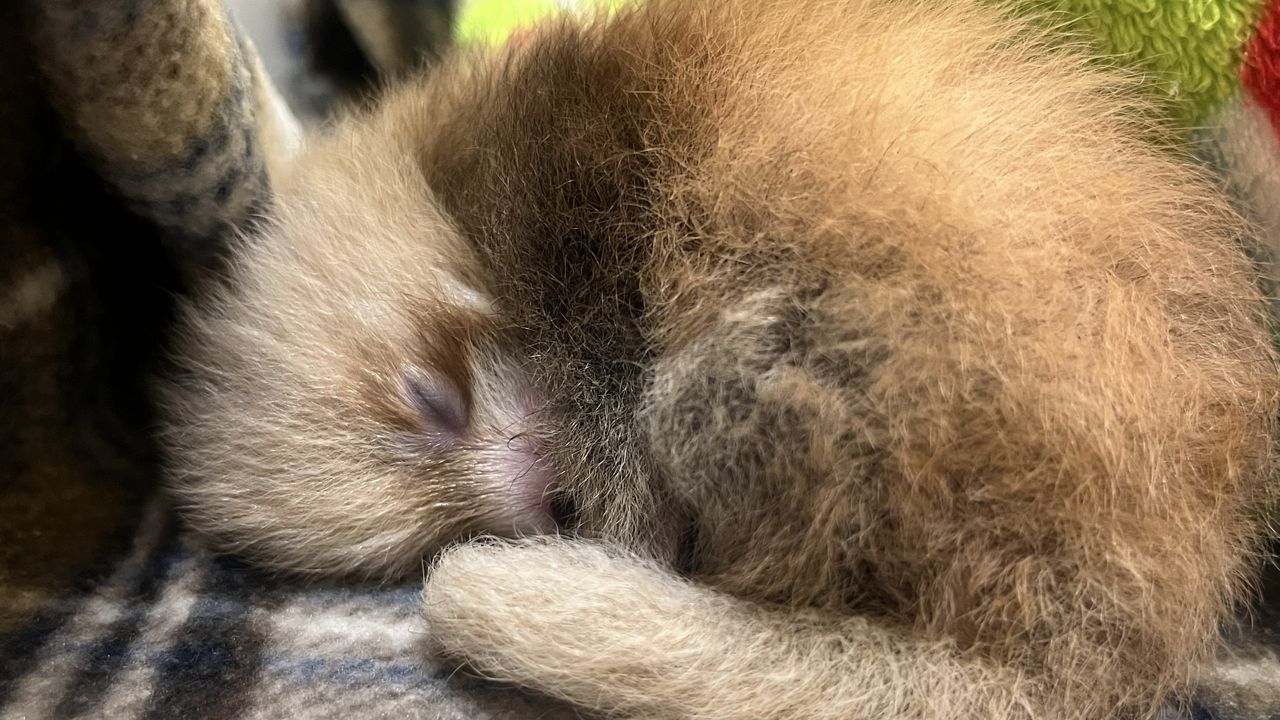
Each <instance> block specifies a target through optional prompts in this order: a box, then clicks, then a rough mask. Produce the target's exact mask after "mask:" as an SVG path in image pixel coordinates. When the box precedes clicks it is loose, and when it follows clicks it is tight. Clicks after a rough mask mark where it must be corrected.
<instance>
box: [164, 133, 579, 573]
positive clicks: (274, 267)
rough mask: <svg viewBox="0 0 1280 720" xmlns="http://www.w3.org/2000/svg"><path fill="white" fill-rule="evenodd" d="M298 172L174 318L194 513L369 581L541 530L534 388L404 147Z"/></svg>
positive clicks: (179, 413) (174, 398)
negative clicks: (260, 225)
mask: <svg viewBox="0 0 1280 720" xmlns="http://www.w3.org/2000/svg"><path fill="white" fill-rule="evenodd" d="M296 177H297V178H298V182H297V183H296V184H295V185H293V186H286V187H284V188H281V189H280V193H279V197H278V200H277V203H276V205H275V208H274V212H273V215H272V218H271V221H270V224H269V226H268V227H266V229H265V230H264V231H263V233H262V235H261V236H260V237H255V238H251V239H249V240H247V241H246V242H245V243H244V246H243V248H242V249H241V250H239V251H238V253H237V255H236V258H235V262H234V267H233V269H232V272H231V274H232V278H231V280H230V281H229V283H228V284H227V286H226V287H222V288H219V289H217V290H216V291H214V292H213V293H211V296H210V297H208V298H205V299H204V300H203V301H202V302H201V303H200V304H198V305H194V306H192V307H189V308H188V309H187V312H186V313H185V326H184V328H183V330H182V331H181V336H180V341H179V345H180V350H179V353H180V354H182V356H183V364H182V368H181V372H180V373H179V374H178V375H176V376H175V377H173V378H171V379H170V381H169V382H168V383H167V385H166V387H165V393H164V395H165V398H166V399H167V402H168V403H169V405H170V407H171V409H172V411H173V412H174V416H175V417H177V418H181V422H180V423H175V424H174V425H173V426H172V428H171V431H170V432H169V433H168V434H167V436H166V441H167V444H168V447H169V451H170V453H171V458H172V462H171V468H172V484H173V486H174V488H175V489H176V490H177V496H178V498H179V501H180V503H181V505H182V507H183V508H184V509H186V510H187V511H188V513H187V517H188V519H189V521H190V522H191V524H193V525H194V526H195V527H196V528H197V529H199V530H202V531H204V532H206V533H207V534H208V536H209V537H210V538H211V539H212V540H213V541H214V542H215V543H216V544H217V545H218V546H220V547H223V548H226V549H230V550H234V551H236V552H239V553H243V554H245V555H247V556H249V557H252V558H255V559H257V560H259V561H261V562H263V563H265V564H267V565H269V566H273V567H279V568H283V569H287V570H291V571H296V572H302V573H310V574H348V573H351V574H360V575H373V576H378V577H382V576H387V575H391V576H394V575H399V574H402V573H404V572H406V571H416V570H418V569H420V567H421V560H422V558H423V557H424V556H426V555H428V554H430V553H431V552H433V551H434V550H435V549H437V548H438V547H439V546H440V545H442V544H443V543H445V542H449V541H452V540H456V539H458V538H461V537H465V536H466V535H468V534H470V533H475V532H488V533H505V534H511V533H518V532H535V531H547V530H551V529H554V527H555V524H554V522H553V521H552V519H551V516H550V509H549V497H548V496H547V495H546V489H547V485H548V483H549V482H550V480H551V477H550V473H549V470H548V469H547V467H546V464H545V463H544V462H543V461H542V450H541V444H542V439H541V438H540V435H539V412H540V410H541V405H542V403H544V402H545V400H544V399H543V398H542V397H541V396H540V394H539V393H538V392H537V391H536V389H535V388H533V386H532V385H530V383H529V382H528V381H527V379H526V377H525V374H524V371H523V369H522V368H521V365H520V362H519V358H518V357H517V356H515V355H514V354H513V353H512V352H511V348H510V346H509V344H508V343H504V342H503V341H502V339H501V337H500V336H499V334H498V333H496V332H495V330H494V328H495V318H494V313H493V308H492V300H491V298H490V296H489V291H488V288H487V286H486V283H485V282H484V280H483V278H480V277H478V276H477V275H476V274H475V272H474V270H475V260H474V258H473V255H472V252H471V250H470V249H469V248H468V247H467V246H466V245H465V244H464V243H462V242H461V241H460V240H459V238H458V234H457V232H456V231H455V230H453V229H452V228H451V227H450V226H449V224H448V222H447V221H446V220H445V219H444V218H443V217H442V216H441V214H440V213H439V212H438V211H437V210H436V209H435V208H434V204H433V202H432V201H431V195H430V192H429V191H428V189H427V188H426V186H425V185H424V183H423V181H422V177H421V174H420V173H419V172H417V171H416V170H415V169H414V167H413V166H412V162H411V159H410V158H407V157H405V156H403V155H397V154H394V153H391V152H389V149H388V148H387V147H385V145H382V144H380V143H378V142H377V139H376V138H362V137H359V136H356V135H354V134H352V133H338V134H337V135H336V136H335V137H333V138H331V139H329V140H328V141H326V142H324V143H320V144H318V146H316V147H313V148H310V149H309V152H308V154H307V157H306V158H305V159H304V160H303V161H302V162H301V163H300V164H299V166H298V168H296Z"/></svg>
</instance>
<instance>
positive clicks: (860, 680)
mask: <svg viewBox="0 0 1280 720" xmlns="http://www.w3.org/2000/svg"><path fill="white" fill-rule="evenodd" d="M425 612H426V616H427V620H428V623H429V625H430V629H431V633H432V635H433V637H434V639H435V640H437V641H438V642H439V643H441V645H442V646H443V649H444V652H445V653H446V654H448V655H453V656H461V657H465V658H466V660H467V661H468V662H469V663H470V664H471V665H472V666H473V667H474V668H475V669H476V670H478V671H480V672H481V673H484V674H487V675H492V676H495V677H497V678H500V679H503V680H507V681H514V682H517V683H519V684H521V685H524V686H526V687H533V688H537V689H540V690H542V691H544V692H548V693H550V694H553V695H556V696H558V697H561V698H563V699H565V700H568V701H570V702H572V703H575V704H577V705H579V706H583V707H589V708H594V709H596V710H600V711H604V712H607V713H609V714H610V715H618V716H623V717H636V718H691V719H694V718H696V719H699V720H701V719H704V718H705V719H706V720H710V719H711V718H716V719H718V720H736V719H739V718H741V719H742V720H760V719H761V718H797V719H800V718H804V719H807V720H825V719H827V718H830V719H832V720H835V719H836V718H840V719H841V720H857V719H858V718H867V719H868V720H870V719H872V718H874V719H875V720H888V719H890V718H921V719H923V718H938V719H939V720H941V719H943V718H946V719H952V718H955V719H959V718H1030V717H1044V715H1043V714H1041V713H1033V711H1032V710H1031V709H1030V707H1029V704H1028V703H1029V700H1028V697H1027V696H1026V695H1025V693H1024V692H1023V689H1024V686H1026V685H1027V684H1026V683H1023V682H1021V681H1020V680H1019V679H1018V678H1016V677H1013V676H1012V675H1011V674H1010V673H1009V672H1008V671H1000V670H997V669H995V668H993V667H991V666H989V665H986V664H983V663H980V662H977V661H974V660H970V659H966V658H961V657H959V656H958V655H957V654H956V653H954V652H952V651H951V650H950V649H949V648H948V647H947V646H946V645H944V644H940V643H929V642H925V641H920V640H914V639H909V638H907V637H906V636H904V635H902V634H899V633H897V632H895V631H893V630H892V629H889V628H886V627H881V626H878V625H877V624H876V623H874V622H872V621H870V620H867V619H864V618H856V617H837V616H829V615H825V614H822V613H820V612H792V611H785V610H775V609H765V608H762V607H759V606H756V605H753V604H751V603H747V602H744V601H741V600H738V599H735V598H732V597H729V596H726V595H723V594H720V593H717V592H715V591H713V590H709V589H707V588H704V587H701V586H698V585H695V584H693V583H690V582H687V581H685V580H683V579H681V578H678V577H676V576H674V575H672V574H670V573H669V572H667V571H665V570H663V569H661V568H660V567H658V566H656V565H654V564H652V563H650V562H647V561H644V560H640V559H637V558H634V557H630V556H627V555H624V554H621V553H613V552H611V551H609V550H607V549H606V548H604V547H601V546H598V545H592V544H588V543H584V542H580V541H571V540H562V539H547V540H528V541H524V542H518V543H493V544H483V545H465V546H461V547H458V548H455V549H454V550H452V551H450V552H448V553H447V554H445V555H444V557H443V558H442V559H441V560H440V562H439V563H438V564H437V566H436V567H435V569H434V570H433V572H432V575H431V579H430V580H429V582H428V583H427V588H426V594H425Z"/></svg>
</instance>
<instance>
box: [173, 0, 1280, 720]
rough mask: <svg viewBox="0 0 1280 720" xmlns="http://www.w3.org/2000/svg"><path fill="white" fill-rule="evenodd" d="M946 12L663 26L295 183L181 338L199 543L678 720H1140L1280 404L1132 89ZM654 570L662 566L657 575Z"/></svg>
mask: <svg viewBox="0 0 1280 720" xmlns="http://www.w3.org/2000/svg"><path fill="white" fill-rule="evenodd" d="M1051 45H1052V43H1050V42H1049V41H1047V40H1046V39H1045V37H1044V36H1043V35H1042V34H1041V33H1040V31H1037V30H1034V29H1033V27H1032V26H1030V25H1026V24H1023V23H1021V22H1018V21H1012V20H1009V19H1008V18H1006V17H1004V16H1002V15H1001V14H1000V13H999V12H998V11H996V10H994V9H992V8H990V7H989V6H986V5H984V4H980V3H977V2H969V1H967V0H939V1H936V2H932V1H930V2H925V1H924V0H849V1H848V2H845V3H836V2H828V1H827V0H785V1H784V0H764V1H762V0H726V1H724V2H716V3H703V2H696V1H695V0H651V1H650V2H647V3H644V4H642V5H641V6H640V7H639V9H636V10H634V11H630V12H623V13H621V14H620V15H619V16H617V18H616V19H614V20H612V21H609V22H607V23H586V24H575V23H572V22H564V23H551V24H549V25H548V26H546V27H545V28H543V29H542V30H541V31H539V32H537V33H535V34H534V35H532V36H531V37H530V38H529V39H527V41H526V42H525V43H524V45H523V46H522V47H521V48H520V49H519V52H517V53H510V54H503V53H499V54H494V55H490V56H487V57H459V58H455V59H454V60H452V61H451V62H449V63H446V65H445V67H443V68H442V69H441V70H440V71H439V72H438V73H436V74H435V75H434V76H433V77H431V78H429V79H423V80H419V81H416V82H414V83H411V84H409V85H408V86H407V87H405V88H403V89H401V90H400V91H398V92H396V93H394V94H393V95H392V96H391V97H389V98H388V99H387V100H386V101H385V102H384V104H383V105H382V107H381V108H380V109H378V110H377V111H376V112H374V113H373V114H372V115H371V116H369V117H365V118H357V119H355V120H353V121H351V122H349V123H347V124H346V125H344V126H343V127H342V128H341V129H340V130H339V131H337V132H336V133H335V136H334V137H333V138H332V139H329V140H325V141H323V142H320V143H318V144H317V145H316V146H314V147H313V148H311V149H309V150H308V151H307V154H306V158H305V160H304V161H303V162H302V164H301V165H300V166H299V167H298V168H297V169H296V172H295V173H293V175H292V176H291V177H292V178H293V179H292V180H291V181H290V184H289V185H288V186H287V187H285V188H283V189H282V190H281V193H280V198H279V203H278V207H277V208H276V210H275V212H274V218H273V222H272V223H271V225H270V226H269V227H268V229H267V230H266V231H265V232H264V234H263V235H262V236H261V237H259V238H257V239H255V240H252V241H251V242H249V243H248V244H247V246H246V247H245V249H244V250H243V251H242V252H240V253H239V255H238V257H237V262H236V264H235V267H234V270H233V272H232V277H231V279H230V282H229V286H228V288H227V289H226V290H223V291H221V292H218V293H215V294H214V296H213V297H212V298H210V299H208V300H205V301H202V302H199V303H196V304H195V305H193V306H192V307H191V308H190V309H189V311H188V313H187V322H186V324H185V326H184V334H185V342H183V343H182V344H181V346H180V348H179V350H178V353H177V359H178V365H179V366H180V368H181V369H182V371H181V373H180V374H179V375H177V376H176V378H175V379H174V380H172V381H171V382H170V383H169V385H168V388H169V391H168V394H167V397H168V401H169V407H170V409H171V416H170V429H169V432H168V435H167V437H168V447H169V450H170V467H171V468H172V476H173V479H174V482H173V485H174V488H175V491H176V493H177V496H178V498H179V499H180V501H181V502H182V503H183V505H184V506H185V507H186V509H187V511H188V517H190V518H191V521H192V523H193V524H194V525H195V526H196V527H197V528H199V529H202V530H203V531H205V532H206V533H207V534H208V535H210V536H211V537H213V538H215V539H216V540H217V541H219V542H220V544H221V546H222V547H225V548H229V549H232V550H238V551H241V552H244V553H246V554H249V555H251V556H252V557H254V558H256V559H257V560H258V561H260V562H264V563H267V564H270V565H273V566H277V567H284V568H290V569H294V570H301V571H305V572H312V573H326V572H332V573H337V572H363V573H370V574H396V573H398V572H403V571H406V570H412V569H415V568H417V567H418V563H419V562H420V561H421V558H422V557H423V555H424V554H425V553H429V552H431V551H433V550H434V549H435V548H437V547H438V546H440V545H441V544H442V543H445V542H447V541H449V540H451V539H455V538H459V537H464V536H466V535H468V534H471V533H475V532H484V531H488V532H493V533H499V534H516V533H519V532H521V531H531V530H538V529H547V528H550V527H551V526H552V519H553V518H552V516H553V513H552V512H551V511H550V510H549V509H548V505H547V503H546V502H545V498H546V496H547V493H548V489H549V488H550V490H551V491H552V492H554V494H555V495H556V496H557V497H558V498H563V500H564V503H563V505H564V506H566V507H569V508H571V509H572V511H573V512H572V520H573V522H572V525H571V527H572V529H573V530H574V531H575V532H576V533H577V534H579V535H581V536H583V537H585V538H589V539H590V542H586V541H583V540H570V539H559V538H554V539H545V540H532V541H528V540H526V541H523V542H515V543H511V544H506V545H504V544H486V545H483V546H479V547H463V548H460V549H456V550H454V551H451V552H448V553H446V554H445V555H444V556H443V558H442V559H440V560H439V561H438V564H437V565H436V567H435V571H434V573H433V575H432V578H431V579H430V580H429V584H428V586H427V592H426V603H427V604H426V613H427V617H428V620H429V621H430V622H431V624H432V629H433V632H434V634H435V636H436V637H437V638H439V640H440V641H441V643H443V645H444V646H445V648H446V649H447V650H448V651H449V652H450V653H451V654H452V655H454V656H458V657H460V658H463V659H465V660H467V661H469V662H470V663H472V664H473V665H474V666H476V667H478V668H480V669H481V670H482V671H484V672H487V673H490V674H492V675H495V676H497V677H501V678H506V679H509V680H511V681H513V682H518V683H522V684H524V685H527V686H530V687H533V688H536V689H539V690H543V691H545V692H549V693H552V694H555V695H558V696H561V697H564V698H567V699H569V700H572V701H574V702H577V703H580V704H582V705H584V706H587V707H590V708H593V709H596V710H600V711H603V712H607V713H613V714H615V715H622V716H626V717H660V718H707V719H709V718H743V719H744V720H746V719H748V718H750V719H752V720H754V719H757V718H795V719H796V720H801V719H803V720H813V719H815V718H832V719H833V720H834V719H835V718H857V717H868V718H870V717H875V718H959V717H964V718H969V717H983V718H990V717H994V718H1013V717H1019V718H1079V717H1088V718H1131V717H1147V716H1150V715H1152V714H1153V713H1154V712H1155V710H1156V709H1157V708H1158V707H1159V704H1160V702H1161V701H1162V700H1163V699H1165V698H1166V697H1167V696H1168V695H1169V693H1171V692H1174V693H1175V694H1174V695H1173V697H1174V698H1176V697H1177V695H1176V691H1178V690H1179V689H1181V688H1182V687H1183V683H1184V682H1185V680H1186V678H1187V676H1188V675H1189V673H1190V672H1191V670H1192V668H1193V667H1194V666H1195V664H1196V663H1197V662H1198V661H1199V660H1200V659H1201V658H1203V657H1204V655H1205V653H1206V651H1207V649H1208V648H1210V647H1212V643H1213V641H1214V639H1215V637H1216V633H1217V628H1218V626H1219V625H1220V624H1221V623H1222V622H1223V621H1224V620H1225V619H1226V618H1227V617H1229V613H1230V611H1231V609H1232V608H1233V606H1234V605H1235V604H1236V603H1237V602H1238V601H1239V599H1240V598H1241V597H1243V595H1244V592H1245V590H1246V588H1247V587H1248V583H1249V580H1250V578H1251V577H1252V572H1253V570H1252V568H1253V563H1252V561H1251V553H1253V551H1254V549H1255V547H1256V542H1257V539H1258V535H1259V528H1258V526H1257V524H1256V521H1255V516H1254V514H1253V513H1254V512H1255V510H1256V508H1257V505H1258V502H1259V501H1260V500H1261V499H1262V498H1263V497H1264V496H1265V494H1266V493H1265V485H1266V482H1265V481H1266V479H1267V477H1268V475H1269V473H1270V472H1271V471H1272V468H1273V450H1272V442H1273V438H1272V431H1273V429H1274V418H1275V416H1276V413H1277V410H1278V409H1280V408H1278V407H1277V397H1278V396H1280V374H1278V373H1277V369H1276V360H1275V357H1274V354H1273V350H1272V348H1271V344H1270V340H1269V337H1268V333H1267V327H1266V320H1265V308H1264V305H1263V303H1262V300H1261V297H1260V294H1259V293H1258V291H1257V290H1256V288H1255V287H1254V284H1253V279H1254V273H1253V268H1252V267H1251V266H1250V264H1249V263H1248V261H1247V260H1246V259H1245V257H1244V255H1243V253H1242V252H1241V249H1240V247H1239V246H1238V244H1237V241H1238V239H1239V238H1241V237H1243V236H1245V235H1247V232H1248V229H1247V228H1246V227H1245V226H1244V225H1243V224H1242V223H1241V222H1240V220H1239V219H1238V218H1237V217H1236V216H1235V215H1234V214H1233V213H1232V212H1231V210H1230V209H1229V207H1228V203H1227V202H1226V200H1225V199H1224V198H1223V197H1222V196H1221V195H1220V194H1219V193H1218V192H1217V191H1216V190H1215V189H1214V188H1213V187H1212V186H1211V185H1210V184H1209V183H1208V182H1207V181H1206V180H1205V179H1204V178H1203V177H1202V176H1201V174H1200V173H1199V172H1198V171H1196V170H1195V169H1194V168H1193V166H1192V165H1191V164H1190V163H1189V162H1188V161H1187V160H1185V158H1184V157H1183V156H1182V155H1181V152H1180V150H1178V149H1177V148H1164V147H1156V146H1154V145H1152V144H1151V143H1150V140H1151V138H1153V137H1155V136H1158V134H1159V133H1158V132H1156V129H1155V128H1153V127H1152V126H1151V125H1150V124H1149V123H1148V122H1147V121H1145V120H1144V119H1143V115H1142V108H1141V105H1140V103H1137V102H1134V101H1133V97H1134V94H1135V89H1134V87H1133V86H1132V84H1131V83H1130V82H1129V81H1127V80H1125V79H1123V78H1117V77H1116V76H1115V75H1113V74H1111V73H1109V72H1107V71H1105V70H1102V69H1100V67H1099V65H1098V64H1095V63H1092V62H1090V60H1089V59H1088V58H1086V57H1082V56H1080V55H1078V54H1073V52H1074V51H1063V50H1055V49H1052V48H1051V47H1050V46H1051ZM677 539H680V542H679V549H680V553H679V555H678V557H679V558H680V562H679V563H678V564H677V565H676V569H673V567H672V566H671V565H670V564H668V563H662V562H657V561H654V560H652V559H649V558H651V557H652V556H653V555H659V556H662V557H664V558H671V557H676V555H673V554H672V551H671V548H672V547H673V546H675V545H676V544H677V543H676V540H677Z"/></svg>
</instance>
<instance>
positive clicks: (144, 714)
mask: <svg viewBox="0 0 1280 720" xmlns="http://www.w3.org/2000/svg"><path fill="white" fill-rule="evenodd" d="M83 580H84V581H85V585H84V586H83V588H82V589H81V590H79V591H71V592H68V593H67V594H65V595H64V596H63V597H61V598H59V600H58V601H57V602H56V603H51V604H49V605H48V606H47V607H45V608H43V609H42V610H41V611H40V613H39V614H38V615H37V616H36V617H35V618H34V619H33V620H32V621H31V622H30V623H29V624H27V625H26V626H25V627H23V628H21V629H20V630H17V631H14V632H10V633H8V634H4V635H0V717H3V718H26V719H30V720H36V719H37V718H111V719H113V720H114V719H120V720H129V719H132V718H139V719H145V720H172V719H175V718H185V719H187V720H192V719H194V718H211V719H212V718H218V719H222V718H227V719H230V718H262V719H264V720H266V719H273V718H335V719H338V718H341V719H343V720H346V719H348V718H381V717H386V718H424V719H427V718H431V719H435V718H440V719H441V720H445V719H449V720H454V719H456V720H472V719H481V718H493V719H498V718H502V719H506V718H510V719H511V720H516V719H520V720H523V719H525V718H546V720H556V719H557V718H566V719H567V718H571V717H574V715H573V714H572V713H571V712H569V711H568V710H567V709H564V708H556V707H554V706H552V705H551V704H550V703H549V702H547V701H542V700H539V699H535V698H532V697H530V696H526V695H524V694H521V693H519V692H517V691H514V690H510V689H505V688H499V687H495V686H491V685H488V684H485V683H483V682H481V681H479V680H475V679H472V678H468V677H465V676H454V673H453V672H452V671H451V670H449V669H447V668H444V667H439V666H436V665H433V664H431V663H429V662H427V661H425V660H424V657H425V655H426V653H425V650H424V648H425V646H426V638H425V637H424V635H423V632H422V628H421V624H420V622H419V616H418V602H419V593H420V590H419V587H418V586H417V585H413V586H409V587H391V588H359V587H310V588H305V587H298V586H291V585H290V584H289V583H287V582H285V581H281V580H277V579H272V578H269V577H263V576H261V575H258V574H255V573H254V572H253V571H251V570H249V569H247V568H245V567H242V566H240V565H238V564H236V563H235V562H233V561H230V560H226V559H215V558H212V557H210V556H208V555H206V554H205V553H204V552H203V551H201V550H200V549H199V548H198V547H197V545H196V543H194V542H193V541H191V540H190V539H188V538H186V537H183V536H182V535H181V534H179V533H178V532H177V531H176V530H175V527H174V523H173V521H172V519H171V517H170V516H169V514H168V513H166V512H165V511H164V509H163V506H162V505H160V504H159V503H157V502H153V503H151V504H150V505H149V506H148V507H147V508H146V509H145V511H144V512H143V513H142V515H141V520H140V522H139V523H138V525H137V529H136V531H135V534H134V535H133V538H132V541H131V543H130V545H129V547H128V548H127V549H126V550H125V551H124V552H123V553H122V555H121V556H120V557H119V558H118V559H117V560H115V561H114V562H112V563H109V564H107V565H105V566H102V567H100V568H98V569H97V570H96V571H95V572H94V573H93V574H91V575H89V576H86V577H85V578H84V579H83Z"/></svg>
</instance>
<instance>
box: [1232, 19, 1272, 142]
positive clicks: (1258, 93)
mask: <svg viewBox="0 0 1280 720" xmlns="http://www.w3.org/2000/svg"><path fill="white" fill-rule="evenodd" d="M1240 72H1241V76H1242V78H1241V79H1242V80H1243V81H1244V86H1245V87H1246V88H1248V90H1249V94H1250V95H1252V96H1253V99H1254V101H1256V102H1257V103H1258V104H1259V105H1261V106H1262V107H1264V108H1266V110H1267V114H1268V115H1269V116H1270V118H1271V126H1272V127H1273V128H1275V129H1276V132H1278V133H1280V0H1273V2H1272V3H1271V4H1270V6H1269V7H1268V8H1267V11H1266V14H1265V15H1264V16H1263V18H1262V22H1260V23H1259V24H1258V28H1257V32H1255V33H1254V36H1253V39H1252V40H1250V41H1249V47H1248V49H1247V50H1246V51H1245V55H1244V65H1243V66H1242V68H1241V71H1240Z"/></svg>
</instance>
